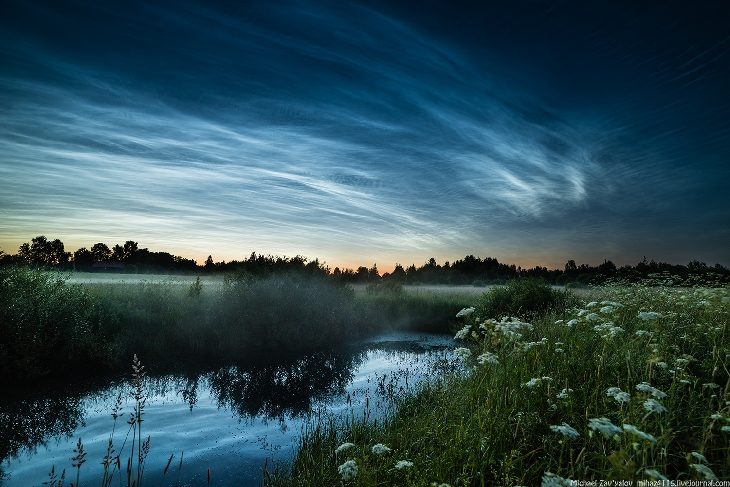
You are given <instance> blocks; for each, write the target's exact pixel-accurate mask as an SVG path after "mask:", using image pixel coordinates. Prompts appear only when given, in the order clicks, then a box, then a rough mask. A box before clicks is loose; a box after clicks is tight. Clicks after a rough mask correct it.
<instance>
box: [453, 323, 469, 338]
mask: <svg viewBox="0 0 730 487" xmlns="http://www.w3.org/2000/svg"><path fill="white" fill-rule="evenodd" d="M470 331H471V325H465V326H464V327H463V328H462V329H461V330H459V331H457V332H456V335H454V340H466V338H467V337H468V336H469V332H470Z"/></svg>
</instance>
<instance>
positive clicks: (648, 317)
mask: <svg viewBox="0 0 730 487" xmlns="http://www.w3.org/2000/svg"><path fill="white" fill-rule="evenodd" d="M661 317H662V315H660V314H659V313H657V312H656V311H640V312H639V315H638V318H639V319H640V320H642V321H652V320H658V319H659V318H661Z"/></svg>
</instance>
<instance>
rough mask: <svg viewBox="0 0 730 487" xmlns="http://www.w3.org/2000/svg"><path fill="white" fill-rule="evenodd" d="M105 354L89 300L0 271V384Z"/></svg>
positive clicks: (35, 276)
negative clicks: (0, 382)
mask: <svg viewBox="0 0 730 487" xmlns="http://www.w3.org/2000/svg"><path fill="white" fill-rule="evenodd" d="M110 353H111V350H110V349H109V347H108V341H107V340H105V337H104V336H103V334H102V333H101V328H100V319H99V315H98V313H97V310H96V308H95V307H94V305H93V303H92V300H91V299H90V297H89V295H88V294H87V293H86V292H85V291H84V290H83V289H82V288H81V287H80V286H74V285H69V284H67V283H66V282H65V281H64V279H63V278H61V277H58V276H57V275H53V274H49V273H46V272H42V271H38V270H31V269H24V268H19V267H4V268H1V269H0V370H1V371H2V373H1V374H0V381H6V380H11V379H12V380H19V379H34V378H39V377H43V376H46V375H49V374H50V372H51V371H59V370H62V369H64V368H67V367H71V366H80V365H86V366H88V365H91V364H95V363H97V362H99V361H103V359H104V357H106V356H107V355H109V354H110Z"/></svg>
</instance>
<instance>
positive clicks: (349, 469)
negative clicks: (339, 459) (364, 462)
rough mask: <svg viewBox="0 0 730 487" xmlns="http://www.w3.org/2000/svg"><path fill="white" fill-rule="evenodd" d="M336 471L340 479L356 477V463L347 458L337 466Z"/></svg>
mask: <svg viewBox="0 0 730 487" xmlns="http://www.w3.org/2000/svg"><path fill="white" fill-rule="evenodd" d="M337 472H338V473H339V474H340V475H341V476H342V480H344V481H348V480H352V479H354V478H355V477H357V463H355V460H348V461H346V462H345V463H343V464H342V465H340V466H339V467H337Z"/></svg>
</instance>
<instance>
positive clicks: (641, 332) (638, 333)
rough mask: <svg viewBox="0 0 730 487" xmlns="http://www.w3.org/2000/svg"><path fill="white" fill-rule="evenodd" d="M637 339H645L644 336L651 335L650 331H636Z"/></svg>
mask: <svg viewBox="0 0 730 487" xmlns="http://www.w3.org/2000/svg"><path fill="white" fill-rule="evenodd" d="M634 335H636V336H637V337H643V336H644V335H651V332H650V331H646V330H636V333H634Z"/></svg>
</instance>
